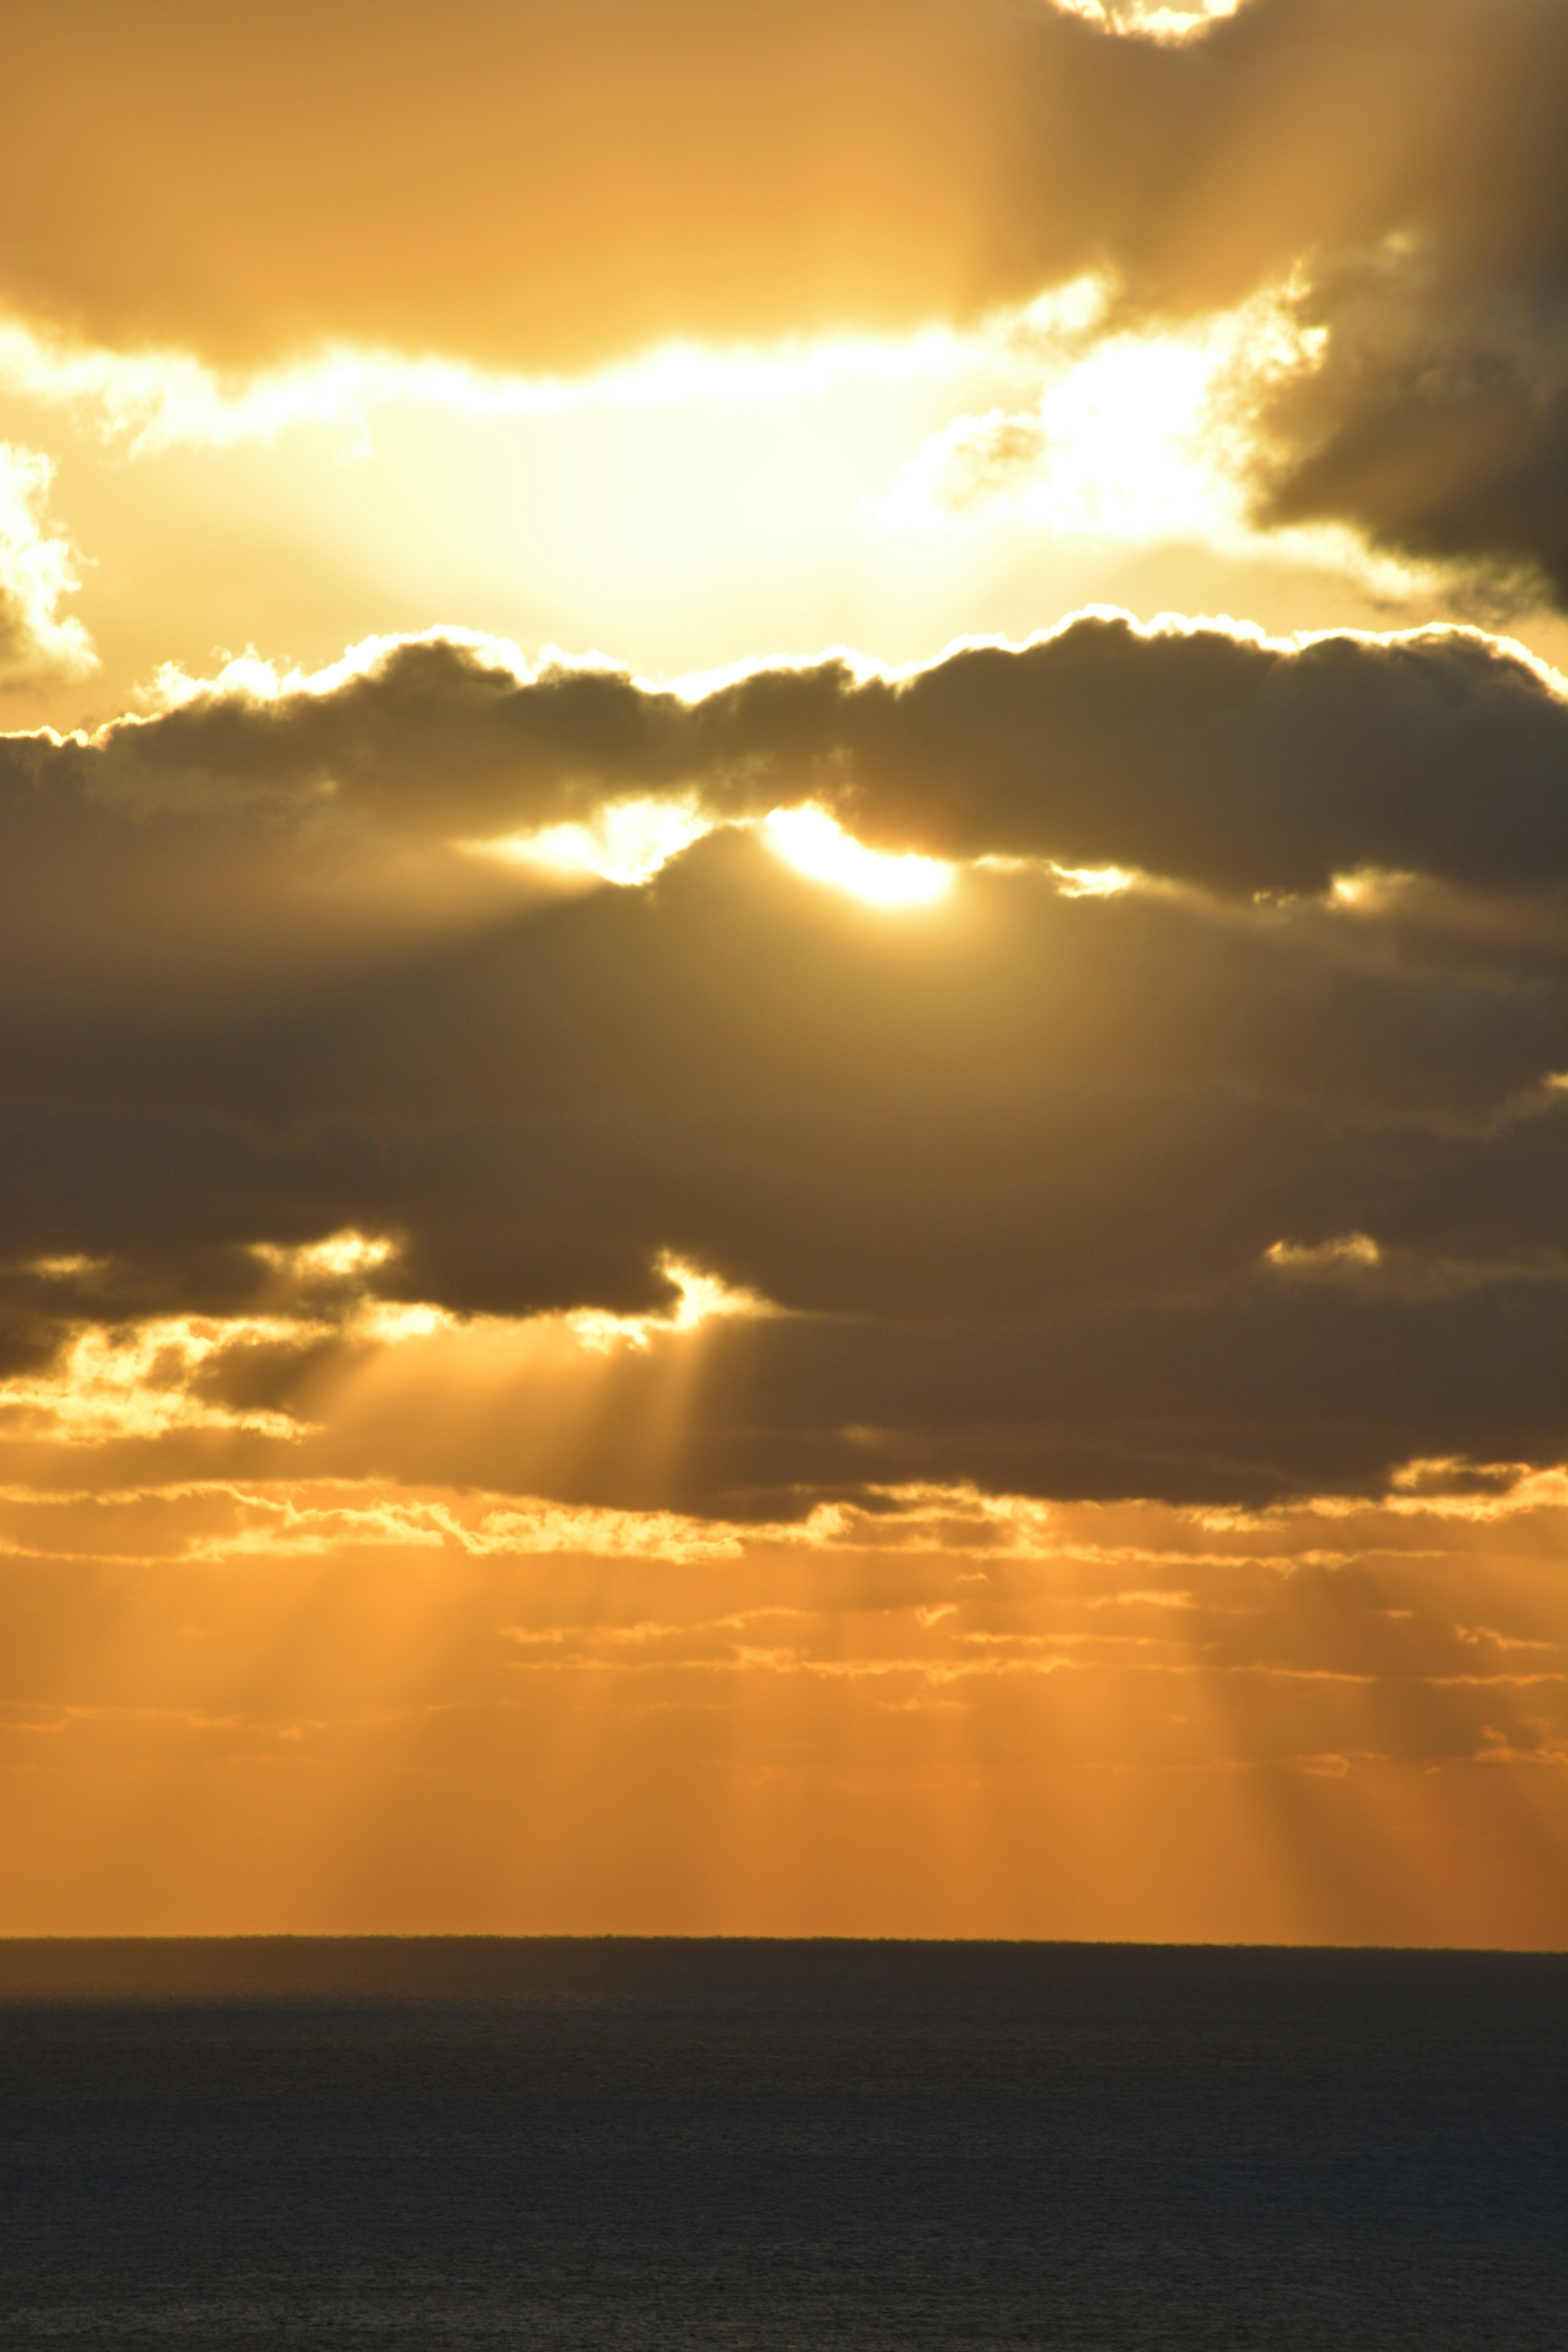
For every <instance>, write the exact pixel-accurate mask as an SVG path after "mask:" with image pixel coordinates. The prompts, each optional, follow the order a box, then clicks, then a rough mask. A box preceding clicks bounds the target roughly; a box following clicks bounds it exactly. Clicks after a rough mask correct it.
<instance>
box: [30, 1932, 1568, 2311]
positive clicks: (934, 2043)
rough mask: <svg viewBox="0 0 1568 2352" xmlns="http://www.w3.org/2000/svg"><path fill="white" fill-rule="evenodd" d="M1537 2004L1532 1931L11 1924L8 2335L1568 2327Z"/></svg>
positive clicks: (1539, 1981) (1548, 1991)
mask: <svg viewBox="0 0 1568 2352" xmlns="http://www.w3.org/2000/svg"><path fill="white" fill-rule="evenodd" d="M41 1987H47V1988H48V1989H50V1990H52V1991H53V1993H54V1994H55V1995H56V1996H57V1997H55V1998H51V1999H39V1998H37V1994H38V1991H39V1989H40V1988H41ZM61 1993H65V1994H67V1995H68V1996H69V1997H68V1998H59V1997H58V1995H59V1994H61ZM1565 2029H1568V1960H1564V1959H1562V1958H1541V1957H1532V1956H1520V1955H1500V1954H1489V1955H1468V1954H1451V1953H1449V1954H1443V1953H1379V1952H1288V1951H1223V1950H1173V1949H1159V1948H1127V1947H1085V1946H1061V1945H1058V1946H1040V1945H1036V1946H1029V1945H1022V1946H1020V1945H973V1944H971V1945H931V1944H928V1945H918V1944H901V1945H900V1944H890V1945H889V1944H882V1945H878V1944H833V1943H823V1944H744V1943H741V1944H718V1943H690V1944H682V1943H637V1942H633V1941H613V1942H590V1943H571V1942H537V1943H535V1942H530V1943H508V1942H472V1943H469V1942H454V1943H449V1944H445V1945H441V1944H425V1943H400V1944H385V1945H374V1944H335V1945H329V1946H322V1945H317V1944H310V1943H296V1944H289V1943H279V1944H268V1945H234V1946H226V1947H224V1946H216V1947H213V1946H207V1947H204V1946H183V1947H170V1946H156V1945H153V1946H142V1947H135V1946H119V1947H71V1948H55V1949H54V1950H53V1951H52V1952H51V1950H50V1949H49V1948H47V1947H41V1946H37V1945H34V1946H26V1945H19V1944H13V1945H10V1946H0V2096H3V2100H4V2107H3V2113H0V2172H3V2179H0V2217H3V2226H4V2247H3V2253H0V2342H3V2343H4V2345H5V2347H7V2352H9V2347H33V2346H71V2347H97V2346H103V2347H109V2346H113V2347H122V2346H124V2347H131V2346H136V2347H153V2346H164V2345H169V2346H179V2347H191V2348H192V2352H207V2348H208V2347H213V2352H219V2347H297V2352H318V2347H321V2352H325V2347H340V2346H342V2347H348V2346H353V2347H380V2346H385V2347H426V2346H428V2347H442V2352H447V2348H448V2347H449V2352H457V2348H458V2347H467V2346H479V2345H485V2346H495V2345H508V2346H513V2345H515V2346H527V2347H541V2352H599V2347H605V2352H647V2348H649V2347H659V2352H709V2347H712V2348H713V2352H720V2347H722V2352H748V2348H749V2347H757V2352H816V2347H823V2352H828V2347H832V2352H851V2347H853V2352H915V2348H916V2347H987V2352H989V2347H1031V2352H1033V2347H1042V2352H1043V2347H1063V2352H1066V2347H1072V2348H1073V2352H1080V2348H1081V2352H1087V2347H1095V2352H1166V2347H1169V2352H1178V2347H1180V2352H1189V2347H1190V2352H1244V2347H1245V2352H1255V2348H1256V2352H1264V2347H1268V2352H1306V2347H1311V2352H1330V2347H1332V2352H1358V2347H1368V2352H1372V2347H1376V2348H1377V2352H1384V2347H1410V2352H1459V2347H1463V2348H1464V2352H1564V2347H1568V2200H1565V2199H1564V2193H1563V2192H1564V2185H1565V2184H1564V2123H1565V2116H1568V2100H1565V2097H1564V2092H1565V2088H1568V2084H1565V2081H1564V2055H1565V2047H1564V2045H1565V2040H1568V2031H1565Z"/></svg>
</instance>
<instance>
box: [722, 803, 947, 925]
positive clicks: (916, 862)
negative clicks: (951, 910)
mask: <svg viewBox="0 0 1568 2352" xmlns="http://www.w3.org/2000/svg"><path fill="white" fill-rule="evenodd" d="M763 833H764V835H765V836H766V839H767V842H768V845H769V846H770V847H771V848H772V849H773V850H774V851H776V853H777V855H778V856H780V857H782V858H784V860H785V861H786V863H787V864H789V865H791V866H795V867H797V868H798V870H799V871H800V872H801V873H802V874H809V875H810V876H811V877H812V878H813V880H814V881H817V882H831V883H833V884H834V885H835V887H837V888H838V889H840V890H848V891H852V892H853V894H854V895H855V897H856V898H865V899H867V900H868V901H869V902H870V904H871V905H872V906H875V907H925V906H929V905H930V904H931V900H932V899H933V898H941V897H942V893H943V891H944V890H946V889H947V887H948V886H949V884H950V883H951V882H952V866H949V865H946V864H945V863H944V862H943V861H942V859H941V858H939V857H921V856H918V855H917V854H916V853H915V852H914V851H912V850H910V851H906V852H905V853H904V854H903V855H901V856H888V855H886V854H885V853H884V852H882V851H880V850H876V849H868V848H866V847H865V845H863V844H862V843H860V842H858V841H857V840H856V839H855V837H854V835H852V834H847V833H846V832H845V830H844V828H843V826H842V825H841V824H839V823H838V822H837V819H836V818H834V817H831V816H829V815H828V814H827V811H826V809H820V808H813V807H809V806H808V807H805V808H793V809H774V810H773V813H772V814H771V815H769V816H767V817H765V818H764V819H763Z"/></svg>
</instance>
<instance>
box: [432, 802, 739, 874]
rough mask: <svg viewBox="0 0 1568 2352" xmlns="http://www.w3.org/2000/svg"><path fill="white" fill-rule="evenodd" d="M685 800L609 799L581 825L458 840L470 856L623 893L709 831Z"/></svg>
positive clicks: (704, 819)
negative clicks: (607, 885) (585, 879)
mask: <svg viewBox="0 0 1568 2352" xmlns="http://www.w3.org/2000/svg"><path fill="white" fill-rule="evenodd" d="M711 826H712V820H711V818H710V817H708V816H706V815H704V814H703V813H702V812H701V811H700V809H699V808H698V806H697V804H696V803H695V802H694V801H690V800H626V801H612V802H610V803H608V804H607V805H606V806H605V807H604V808H602V809H599V810H597V811H596V812H595V814H594V815H593V816H592V817H591V818H590V819H589V820H588V822H587V823H586V824H550V825H545V826H543V827H542V828H541V829H540V830H539V831H538V832H536V833H510V834H505V835H502V836H501V837H500V838H499V839H498V840H494V841H462V842H459V843H458V848H459V849H463V850H466V851H468V854H469V856H475V857H495V858H500V860H501V861H502V863H503V864H505V865H508V866H532V867H534V868H535V869H538V870H541V871H542V872H544V873H547V874H559V875H562V876H563V877H571V876H574V875H576V876H585V875H586V876H594V877H597V879H598V880H600V881H601V882H614V883H616V884H618V885H619V886H620V887H622V888H623V889H630V888H635V887H637V885H638V884H640V883H643V882H649V881H651V880H652V879H653V877H654V876H655V875H656V874H657V873H658V869H659V867H660V866H663V865H665V864H667V863H668V860H669V859H670V858H672V857H675V856H679V852H680V851H681V850H683V849H689V848H690V846H691V844H692V843H693V842H694V841H698V840H700V838H701V836H702V835H703V834H705V833H707V832H710V830H711Z"/></svg>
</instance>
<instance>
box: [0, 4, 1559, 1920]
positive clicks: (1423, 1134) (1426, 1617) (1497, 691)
mask: <svg viewBox="0 0 1568 2352" xmlns="http://www.w3.org/2000/svg"><path fill="white" fill-rule="evenodd" d="M6 52H7V54H6V60H5V82H4V89H3V90H0V131H3V134H4V135H3V136H0V223H3V224H4V234H3V235H0V728H3V729H4V730H5V734H4V740H0V828H3V835H4V855H3V856H0V894H3V904H0V967H3V971H4V987H5V1005H6V1017H5V1022H4V1025H3V1027H0V1119H3V1121H4V1127H5V1136H4V1160H3V1165H4V1170H5V1178H4V1182H3V1183H0V1933H11V1934H41V1933H70V1934H77V1933H185V1932H190V1933H196V1932H202V1933H225V1932H230V1931H260V1930H267V1931H270V1930H285V1929H286V1930H290V1931H296V1932H301V1933H303V1932H311V1933H336V1932H371V1931H387V1932H411V1931H419V1932H445V1931H452V1932H458V1931H485V1932H489V1931H496V1932H506V1933H530V1932H555V1933H562V1932H570V1933H576V1932H582V1933H600V1932H605V1931H613V1932H619V1933H638V1932H640V1933H672V1934H711V1933H735V1934H778V1935H811V1934H824V1933H826V1934H836V1935H839V1934H842V1935H875V1936H881V1935H937V1936H974V1935H994V1936H1038V1937H1112V1938H1123V1937H1126V1938H1139V1939H1147V1938H1155V1939H1177V1940H1200V1941H1290V1942H1321V1941H1328V1942H1352V1943H1367V1942H1379V1943H1411V1944H1468V1945H1505V1946H1529V1947H1535V1946H1560V1945H1562V1944H1563V1941H1564V1938H1565V1936H1568V1870H1565V1868H1564V1864H1565V1862H1568V1851H1565V1849H1568V1811H1565V1808H1564V1803H1563V1796H1564V1784H1565V1780H1568V1773H1565V1770H1564V1768H1565V1766H1568V1732H1565V1727H1564V1707H1563V1652H1562V1636H1563V1558H1564V1544H1563V1536H1564V1529H1565V1527H1568V1463H1565V1461H1564V1451H1565V1438H1564V1430H1565V1426H1568V1421H1565V1413H1568V1346H1565V1337H1568V1320H1565V1317H1564V1295H1565V1281H1568V1258H1565V1254H1564V1202H1565V1201H1568V1186H1565V1182H1564V1173H1565V1171H1564V1160H1565V1153H1564V1142H1565V1139H1568V1024H1565V1021H1564V1007H1563V987H1562V982H1563V969H1564V963H1565V961H1568V677H1565V676H1564V673H1565V672H1568V141H1565V140H1564V137H1563V125H1564V122H1568V0H1240V5H1211V6H1210V7H1208V8H1207V9H1205V8H1203V7H1201V6H1192V7H1186V8H1183V7H1164V6H1154V5H1140V0H1103V5H1102V4H1101V0H832V5H828V0H446V5H443V6H442V7H440V8H439V9H437V8H433V7H426V6H423V5H417V0H378V5H375V6H374V7H372V6H370V5H362V0H325V5H322V0H315V5H312V6H310V8H306V7H305V6H303V5H297V0H275V5H272V6H271V7H270V8H268V10H267V11H265V12H259V11H256V10H253V9H245V10H240V9H238V8H236V7H233V6H230V5H211V0H204V5H199V6H198V5H195V0H146V5H141V6H138V7H137V8H135V9H131V8H127V7H126V6H125V5H123V0H57V5H54V6H52V7H50V8H48V9H47V10H45V9H37V10H34V11H32V12H29V14H28V15H26V16H19V17H18V18H17V21H16V22H15V23H14V24H13V25H11V26H8V28H7V36H6Z"/></svg>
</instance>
